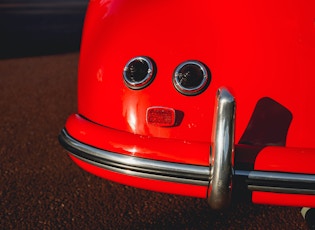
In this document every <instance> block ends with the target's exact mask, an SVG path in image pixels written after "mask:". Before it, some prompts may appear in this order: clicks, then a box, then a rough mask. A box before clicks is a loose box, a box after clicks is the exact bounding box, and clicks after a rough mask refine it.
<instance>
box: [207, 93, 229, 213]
mask: <svg viewBox="0 0 315 230" xmlns="http://www.w3.org/2000/svg"><path fill="white" fill-rule="evenodd" d="M234 123H235V100H234V97H233V96H232V95H231V94H230V93H229V92H228V91H227V90H226V89H225V88H220V89H219V90H218V92H217V97H216V104H215V114H214V124H213V134H212V147H211V153H210V172H211V173H210V183H209V189H208V203H209V205H210V206H211V208H213V209H222V208H224V207H226V206H228V205H229V203H230V200H231V190H232V174H233V166H234Z"/></svg>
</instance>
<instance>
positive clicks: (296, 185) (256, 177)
mask: <svg viewBox="0 0 315 230" xmlns="http://www.w3.org/2000/svg"><path fill="white" fill-rule="evenodd" d="M234 123H235V101H234V98H233V96H232V95H231V94H230V93H229V92H228V91H227V90H226V89H224V88H221V89H219V90H218V93H217V97H216V107H215V116H214V126H213V127H214V128H213V135H212V143H211V150H210V153H209V166H200V165H190V164H182V163H172V162H165V161H158V160H151V159H144V158H139V157H133V156H128V155H123V154H119V153H114V152H109V151H106V150H103V149H99V148H95V147H92V146H89V145H87V144H84V143H81V142H80V141H78V140H76V139H74V138H73V137H71V136H70V135H69V134H68V132H67V131H66V129H63V130H62V132H61V134H60V135H59V141H60V143H61V145H62V146H63V147H64V148H65V149H67V150H68V151H69V152H70V153H71V154H72V155H74V156H75V157H77V158H79V159H81V160H83V161H85V162H88V163H89V164H92V165H95V166H98V167H101V168H104V169H107V170H110V171H113V172H117V173H122V174H126V175H130V176H137V177H141V178H148V179H154V180H161V181H169V182H175V183H183V184H190V185H199V186H205V187H208V196H207V197H208V199H207V200H208V203H209V205H210V206H211V207H212V208H213V209H222V208H224V207H226V206H228V205H229V203H230V200H231V193H232V181H234V178H235V179H237V181H239V180H241V181H242V183H241V184H244V185H245V186H246V187H247V188H248V189H249V190H251V191H263V192H277V193H290V194H309V195H315V175H313V174H312V175H311V174H298V173H283V172H267V171H253V170H241V169H238V170H235V169H234V147H236V148H237V146H235V144H234Z"/></svg>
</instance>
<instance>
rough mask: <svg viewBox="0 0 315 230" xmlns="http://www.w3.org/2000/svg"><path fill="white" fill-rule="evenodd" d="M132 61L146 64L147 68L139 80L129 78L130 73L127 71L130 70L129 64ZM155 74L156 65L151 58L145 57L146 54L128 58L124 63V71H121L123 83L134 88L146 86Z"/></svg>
mask: <svg viewBox="0 0 315 230" xmlns="http://www.w3.org/2000/svg"><path fill="white" fill-rule="evenodd" d="M133 62H140V63H143V64H145V65H147V70H146V71H144V72H145V76H144V77H143V78H141V79H140V80H131V79H130V76H128V75H129V74H130V73H129V71H130V68H132V67H131V65H132V63H133ZM155 75H156V65H155V63H154V61H153V60H152V59H151V58H149V57H146V56H138V57H134V58H132V59H130V60H129V61H128V62H127V64H126V65H125V67H124V71H123V78H124V82H125V84H126V85H127V86H128V87H129V88H131V89H134V90H137V89H143V88H145V87H147V86H148V85H150V84H151V82H152V81H153V79H154V77H155Z"/></svg>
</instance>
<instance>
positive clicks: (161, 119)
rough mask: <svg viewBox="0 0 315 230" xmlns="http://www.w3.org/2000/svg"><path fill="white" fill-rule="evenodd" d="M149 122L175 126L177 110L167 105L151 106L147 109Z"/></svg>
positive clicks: (156, 124)
mask: <svg viewBox="0 0 315 230" xmlns="http://www.w3.org/2000/svg"><path fill="white" fill-rule="evenodd" d="M147 123H148V124H151V125H155V126H164V127H165V126H173V125H174V124H175V110H174V109H172V108H166V107H150V108H148V109H147Z"/></svg>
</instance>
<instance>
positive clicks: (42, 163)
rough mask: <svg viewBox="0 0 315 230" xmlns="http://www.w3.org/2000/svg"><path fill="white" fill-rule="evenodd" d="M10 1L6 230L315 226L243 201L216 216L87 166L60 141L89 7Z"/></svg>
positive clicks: (3, 78) (1, 59)
mask: <svg viewBox="0 0 315 230" xmlns="http://www.w3.org/2000/svg"><path fill="white" fill-rule="evenodd" d="M8 2H9V1H6V4H5V6H4V5H2V6H1V4H0V28H1V31H2V34H1V35H3V36H0V45H1V46H0V121H1V122H0V229H307V226H306V223H305V221H304V220H303V218H302V216H301V215H300V209H299V208H290V207H273V206H266V205H253V204H250V203H247V202H244V201H241V200H237V199H234V202H233V203H232V205H231V207H230V208H229V209H228V210H226V211H224V212H215V211H212V210H211V209H210V208H209V207H208V205H207V202H206V201H205V200H202V199H196V198H191V197H182V196H174V195H169V194H162V193H155V192H150V191H145V190H141V189H136V188H132V187H128V186H124V185H120V184H117V183H113V182H110V181H107V180H103V179H100V178H98V177H96V176H93V175H91V174H88V173H86V172H84V171H83V170H81V169H80V168H78V167H77V166H76V165H75V164H74V163H73V162H72V161H71V160H70V158H69V157H68V156H67V152H66V151H65V150H64V149H63V148H62V147H61V146H60V145H59V142H58V139H57V137H58V134H59V132H60V131H61V129H62V128H63V126H64V124H65V121H66V118H67V117H68V116H69V115H70V114H71V113H74V112H76V108H77V107H76V106H77V105H76V104H77V103H76V94H77V91H76V90H77V89H76V84H77V80H76V77H77V67H78V66H77V63H78V57H79V53H78V51H79V43H80V34H81V27H82V22H83V15H84V7H83V6H82V5H80V4H79V5H76V4H75V5H76V9H77V10H75V11H73V10H71V11H66V12H65V8H64V7H59V6H60V5H59V6H55V8H54V9H55V10H53V11H45V10H44V11H43V10H42V8H41V7H38V2H39V1H36V4H35V5H34V4H33V5H32V6H29V5H25V4H24V5H23V4H22V5H16V4H13V5H12V4H9V5H8V4H7V3H8ZM13 2H17V1H13ZM60 2H62V1H60ZM60 2H59V3H60ZM72 3H73V1H72ZM62 4H64V3H62ZM17 6H22V8H23V7H24V8H23V9H21V7H17ZM71 7H73V5H71ZM82 7H83V8H82ZM10 10H11V11H10ZM16 12H18V13H16ZM69 12H70V13H69ZM56 18H58V20H55V19H56ZM4 19H5V20H4ZM8 19H10V20H8ZM8 22H10V23H11V24H7V23H8ZM70 28H71V29H70ZM43 31H44V32H43Z"/></svg>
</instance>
